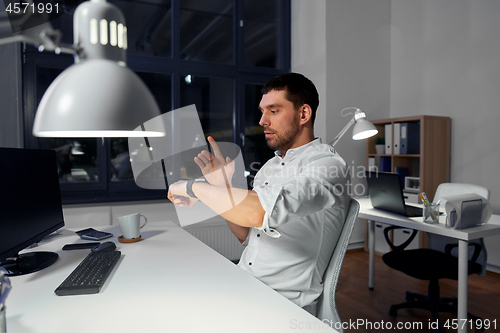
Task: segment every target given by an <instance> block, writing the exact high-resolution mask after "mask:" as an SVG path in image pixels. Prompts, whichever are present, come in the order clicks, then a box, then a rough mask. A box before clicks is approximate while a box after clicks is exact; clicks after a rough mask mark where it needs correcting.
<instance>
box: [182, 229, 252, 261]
mask: <svg viewBox="0 0 500 333" xmlns="http://www.w3.org/2000/svg"><path fill="white" fill-rule="evenodd" d="M184 230H186V231H187V232H189V233H190V234H191V235H193V236H194V237H196V238H198V239H199V240H200V241H202V242H203V243H205V244H206V245H208V246H210V247H211V248H212V249H214V250H215V251H217V252H219V253H220V254H221V255H223V256H224V257H226V258H227V259H229V260H233V261H234V260H238V259H240V257H241V253H242V252H243V249H244V247H243V246H242V245H241V244H240V242H239V241H238V239H237V238H236V237H235V236H234V235H233V233H232V232H231V230H229V227H228V226H227V224H226V223H225V222H224V224H223V225H222V224H221V225H210V226H200V225H196V224H194V225H190V226H187V227H185V228H184Z"/></svg>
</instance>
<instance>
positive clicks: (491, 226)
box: [356, 197, 500, 332]
mask: <svg viewBox="0 0 500 333" xmlns="http://www.w3.org/2000/svg"><path fill="white" fill-rule="evenodd" d="M356 200H357V201H358V202H359V204H360V208H359V214H358V218H362V219H367V220H368V223H369V225H368V249H369V257H370V263H369V265H370V267H369V271H368V274H369V275H368V287H369V288H370V289H372V288H373V287H374V282H375V280H374V278H375V265H374V256H375V223H374V222H382V223H386V224H391V225H396V226H400V227H405V228H408V229H415V230H419V231H424V232H430V233H434V234H437V235H442V236H448V237H452V238H455V239H457V240H458V293H457V295H458V316H457V317H458V319H467V277H468V274H467V273H468V272H467V270H468V268H467V263H468V260H469V259H468V258H469V255H468V242H469V241H470V240H473V239H477V238H482V237H488V236H493V235H498V234H500V216H498V215H492V216H491V218H490V221H489V223H488V224H484V225H482V226H479V227H476V228H470V229H465V230H455V229H452V228H446V227H445V220H446V215H441V216H440V217H439V224H427V223H423V222H422V217H415V218H408V217H406V216H402V215H397V214H393V213H389V212H385V211H383V210H379V209H375V208H373V206H372V204H371V201H370V198H369V197H366V198H356ZM464 326H466V325H464ZM458 332H467V327H463V328H462V327H459V329H458Z"/></svg>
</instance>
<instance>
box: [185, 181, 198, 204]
mask: <svg viewBox="0 0 500 333" xmlns="http://www.w3.org/2000/svg"><path fill="white" fill-rule="evenodd" d="M195 181H196V179H194V178H189V179H188V181H187V184H186V193H187V195H189V196H190V197H191V198H195V199H198V197H197V196H196V195H195V194H194V192H193V183H194V182H195Z"/></svg>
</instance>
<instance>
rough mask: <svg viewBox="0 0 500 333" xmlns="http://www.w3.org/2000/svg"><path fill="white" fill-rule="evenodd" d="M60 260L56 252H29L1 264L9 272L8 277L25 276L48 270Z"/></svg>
mask: <svg viewBox="0 0 500 333" xmlns="http://www.w3.org/2000/svg"><path fill="white" fill-rule="evenodd" d="M58 258H59V255H58V254H57V253H55V252H29V253H23V254H18V255H17V256H15V257H13V258H9V259H6V260H4V261H2V262H0V266H1V267H2V268H4V269H5V270H7V273H6V275H8V276H16V275H24V274H29V273H33V272H37V271H39V270H42V269H44V268H47V267H49V266H50V265H52V264H53V263H55V262H56V261H57V259H58Z"/></svg>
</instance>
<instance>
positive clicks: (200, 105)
mask: <svg viewBox="0 0 500 333" xmlns="http://www.w3.org/2000/svg"><path fill="white" fill-rule="evenodd" d="M108 2H110V3H113V4H115V5H116V6H118V7H119V8H120V9H121V10H122V11H123V13H124V15H125V18H126V20H127V27H128V29H127V31H128V39H129V43H128V44H129V48H128V51H127V52H128V53H127V65H128V66H129V67H130V68H131V69H132V70H133V71H135V72H136V73H137V74H138V75H139V77H140V78H141V79H142V80H143V81H144V82H145V84H146V85H147V86H148V88H149V89H150V91H151V92H152V94H153V95H154V97H155V99H156V101H157V103H158V105H159V107H160V110H161V112H162V113H165V112H169V111H171V110H174V109H178V108H181V107H183V106H188V105H191V104H195V105H196V108H197V111H198V116H199V119H200V121H201V124H202V128H203V131H204V133H205V134H206V135H211V136H213V137H214V138H215V139H216V140H218V141H226V142H233V143H236V144H237V145H239V146H240V147H241V148H242V152H243V158H244V160H245V164H246V169H247V174H248V175H249V182H248V183H249V185H251V183H252V182H251V178H252V177H253V176H254V175H255V172H256V170H257V169H258V168H260V166H261V165H262V163H263V162H265V161H266V160H267V159H268V158H269V157H270V156H272V151H271V150H269V149H268V148H267V146H266V145H265V143H264V142H265V141H264V138H263V137H262V133H261V132H262V130H261V129H260V126H259V125H258V121H259V118H258V117H259V113H258V109H257V106H258V102H259V100H260V88H261V86H262V84H263V83H264V82H266V81H267V80H268V79H269V78H271V77H273V76H276V75H279V74H281V73H285V72H288V71H289V70H290V1H289V0H266V1H263V0H215V1H209V2H207V1H204V0H134V1H118V0H116V1H114V0H109V1H108ZM72 15H73V12H71V13H67V14H64V15H62V16H61V17H59V18H58V19H56V20H54V21H53V22H52V23H53V25H54V27H55V28H57V29H60V30H61V31H62V33H63V42H64V43H70V44H71V43H72V42H73V40H72V38H73V37H72V33H73V31H72V30H73V28H72V24H73V23H72ZM25 59H26V60H25V63H24V67H23V86H24V100H25V133H26V134H25V138H24V140H25V146H26V147H27V148H40V149H54V150H56V152H57V158H58V170H59V177H60V184H61V190H62V196H63V203H65V204H70V203H71V204H73V203H88V202H110V201H129V200H152V199H163V198H165V197H166V193H165V191H164V190H145V189H141V188H139V187H138V186H137V185H136V184H135V182H134V179H133V175H132V172H131V168H130V158H129V156H128V145H127V143H128V139H127V138H104V139H102V138H97V139H94V138H90V139H89V138H67V139H64V138H43V139H42V138H36V137H34V136H33V135H32V134H31V132H32V128H33V119H34V115H35V111H36V108H37V106H38V103H39V101H40V99H41V97H42V96H43V93H44V92H45V90H46V89H47V88H48V86H49V85H50V83H51V82H52V81H53V80H54V79H55V78H56V77H57V75H59V74H60V73H61V72H62V71H63V70H64V69H65V68H67V67H68V66H71V65H72V64H73V59H72V57H71V56H68V55H59V56H56V55H54V54H50V53H47V52H42V53H40V52H38V51H37V50H35V49H34V48H33V47H27V49H26V51H25Z"/></svg>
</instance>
